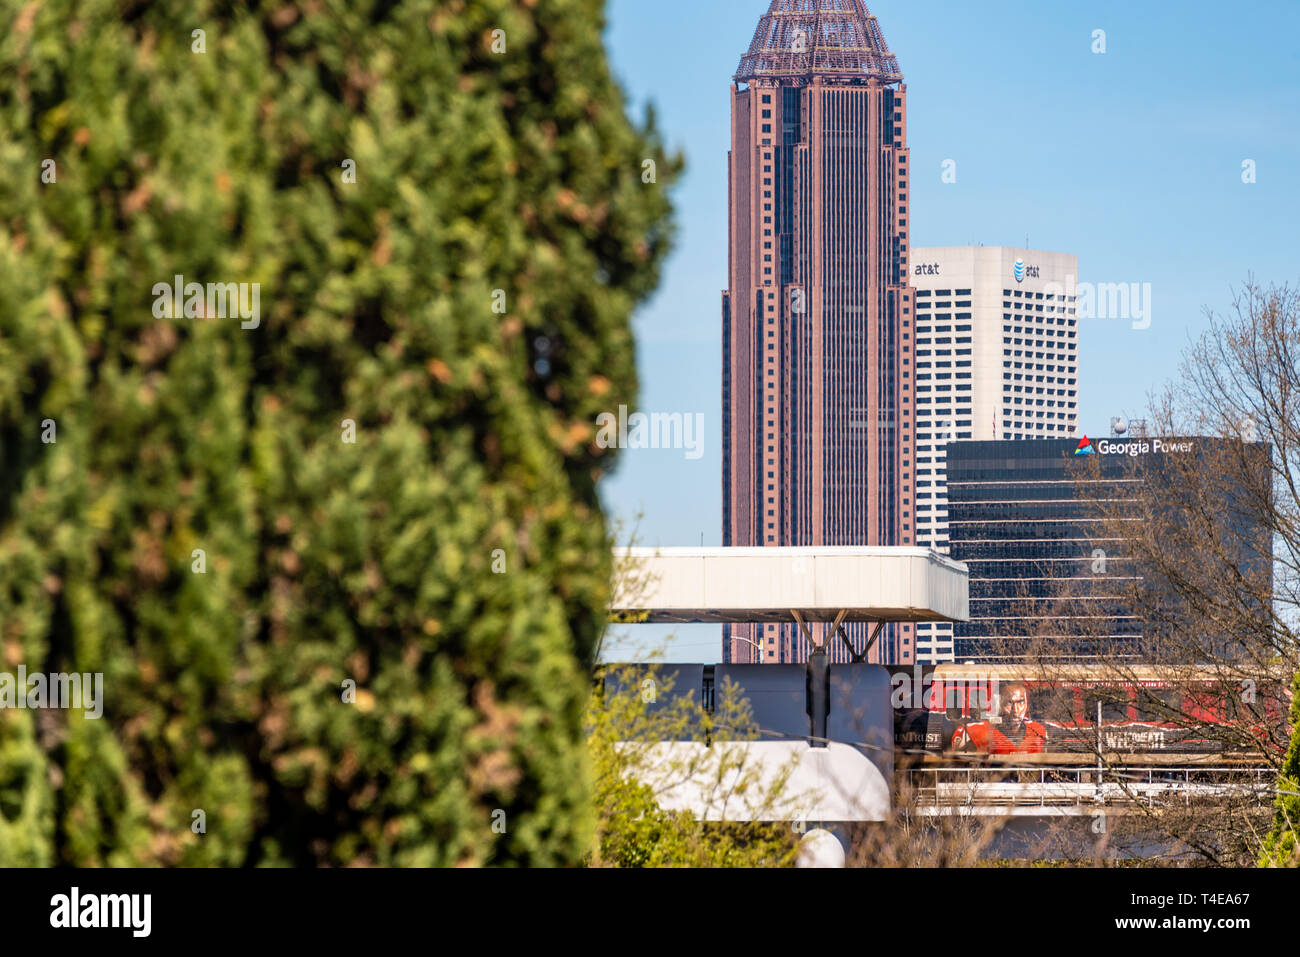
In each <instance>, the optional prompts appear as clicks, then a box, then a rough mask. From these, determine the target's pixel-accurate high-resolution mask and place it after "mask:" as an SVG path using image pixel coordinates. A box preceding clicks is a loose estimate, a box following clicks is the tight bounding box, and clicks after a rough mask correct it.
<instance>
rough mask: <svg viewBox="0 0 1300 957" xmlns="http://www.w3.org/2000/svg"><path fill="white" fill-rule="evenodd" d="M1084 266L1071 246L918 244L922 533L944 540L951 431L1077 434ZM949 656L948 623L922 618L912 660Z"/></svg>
mask: <svg viewBox="0 0 1300 957" xmlns="http://www.w3.org/2000/svg"><path fill="white" fill-rule="evenodd" d="M1078 277H1079V257H1078V256H1073V255H1070V254H1068V253H1049V252H1042V251H1040V250H1035V249H1016V248H1013V247H1010V246H933V247H920V246H917V247H913V249H912V251H911V275H910V277H909V279H910V282H911V285H912V287H913V288H914V289H915V290H916V296H915V303H916V314H915V317H914V318H915V323H914V327H915V329H914V331H915V336H914V343H913V350H912V351H913V356H914V358H913V362H914V363H915V389H916V393H915V394H916V418H915V422H916V463H915V464H916V479H915V481H916V509H915V515H916V539H915V541H916V544H917V545H923V546H924V545H928V546H930V547H932V548H934V549H936V550H938V551H940V552H943V553H945V554H947V552H948V495H947V481H946V469H945V460H946V446H947V444H948V443H949V442H961V441H965V440H975V441H979V440H986V441H987V440H992V439H1060V438H1067V437H1070V436H1073V435H1075V434H1077V431H1078V425H1079V400H1078V381H1079V379H1078V355H1079V325H1078V316H1077V313H1076V308H1075V306H1076V304H1075V299H1076V296H1075V295H1074V289H1075V287H1076V284H1077V282H1078ZM1067 293H1068V295H1067ZM904 338H905V339H906V337H904ZM952 657H953V654H952V626H951V625H947V624H919V625H917V636H916V660H917V662H919V663H927V662H941V661H951V660H952Z"/></svg>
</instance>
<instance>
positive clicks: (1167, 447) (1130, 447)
mask: <svg viewBox="0 0 1300 957" xmlns="http://www.w3.org/2000/svg"><path fill="white" fill-rule="evenodd" d="M1194 444H1195V443H1193V442H1187V441H1170V440H1168V439H1151V440H1149V441H1148V440H1147V439H1129V440H1127V441H1124V442H1115V441H1112V440H1111V439H1098V440H1097V453H1098V454H1099V455H1132V456H1137V455H1150V454H1151V453H1153V452H1154V453H1156V454H1157V455H1169V454H1177V453H1186V452H1190V451H1192V446H1193V445H1194Z"/></svg>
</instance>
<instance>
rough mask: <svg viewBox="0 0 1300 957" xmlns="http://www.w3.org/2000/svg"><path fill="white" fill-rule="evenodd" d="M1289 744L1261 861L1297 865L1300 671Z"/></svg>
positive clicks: (1294, 686) (1293, 688) (1299, 836)
mask: <svg viewBox="0 0 1300 957" xmlns="http://www.w3.org/2000/svg"><path fill="white" fill-rule="evenodd" d="M1291 728H1292V731H1291V746H1290V747H1289V748H1287V752H1286V760H1285V761H1283V762H1282V772H1281V773H1280V774H1279V775H1278V781H1277V788H1278V795H1277V802H1276V807H1277V811H1276V814H1275V816H1274V821H1273V833H1272V834H1270V835H1269V836H1268V840H1267V841H1265V843H1264V852H1263V854H1262V855H1261V858H1262V863H1263V864H1265V865H1274V866H1282V867H1300V672H1297V673H1296V676H1295V681H1294V682H1293V683H1292V685H1291Z"/></svg>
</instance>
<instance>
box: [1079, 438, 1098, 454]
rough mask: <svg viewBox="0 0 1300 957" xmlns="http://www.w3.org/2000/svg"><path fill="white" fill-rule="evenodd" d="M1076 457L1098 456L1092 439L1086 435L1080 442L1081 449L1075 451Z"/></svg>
mask: <svg viewBox="0 0 1300 957" xmlns="http://www.w3.org/2000/svg"><path fill="white" fill-rule="evenodd" d="M1074 454H1075V455H1096V454H1097V450H1096V449H1094V448H1093V447H1092V439H1090V438H1088V437H1087V436H1086V435H1085V436H1084V437H1083V438H1081V439H1080V440H1079V447H1078V448H1077V449H1075V450H1074Z"/></svg>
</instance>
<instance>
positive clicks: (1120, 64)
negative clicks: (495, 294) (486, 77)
mask: <svg viewBox="0 0 1300 957" xmlns="http://www.w3.org/2000/svg"><path fill="white" fill-rule="evenodd" d="M868 6H869V8H870V9H871V12H872V13H873V14H875V15H876V17H877V18H878V20H879V22H880V26H881V30H882V31H883V33H884V35H885V39H886V41H887V42H888V44H889V48H890V50H891V51H893V52H894V53H895V54H897V56H898V59H899V64H900V66H901V67H902V70H903V74H904V76H905V77H906V79H907V88H908V97H909V112H908V138H909V145H910V146H911V150H912V161H911V162H912V169H913V178H912V197H911V207H912V208H911V223H912V235H911V245H912V246H943V245H967V244H974V243H984V244H986V245H1007V246H1021V245H1025V241H1026V237H1028V245H1029V247H1030V248H1034V249H1047V250H1056V251H1061V252H1069V253H1074V254H1076V255H1077V256H1078V257H1079V271H1080V279H1081V280H1082V281H1089V282H1139V283H1150V284H1151V286H1152V322H1151V326H1150V328H1148V329H1145V330H1134V329H1133V328H1131V323H1130V322H1127V321H1122V320H1113V319H1107V320H1100V319H1094V320H1090V321H1085V322H1083V323H1082V325H1081V328H1080V346H1079V351H1080V358H1079V374H1080V410H1081V415H1080V427H1081V430H1082V431H1084V432H1088V433H1096V432H1100V433H1103V434H1104V433H1105V432H1106V431H1107V430H1108V428H1109V420H1110V416H1111V415H1117V414H1125V415H1130V416H1136V415H1139V414H1140V413H1141V411H1142V409H1143V408H1144V406H1145V399H1146V395H1147V392H1148V390H1150V389H1152V388H1155V387H1158V386H1159V385H1161V384H1162V383H1163V382H1164V381H1166V380H1167V379H1169V378H1171V377H1173V376H1175V375H1176V374H1177V362H1178V358H1179V353H1180V351H1181V350H1182V349H1183V347H1184V346H1185V345H1186V344H1187V342H1188V339H1189V337H1190V336H1194V335H1196V334H1197V333H1198V332H1199V331H1200V330H1201V329H1202V328H1203V327H1204V322H1205V320H1204V314H1203V312H1204V308H1205V307H1207V306H1208V307H1211V308H1213V309H1215V310H1216V311H1224V310H1227V309H1229V308H1230V306H1231V291H1232V289H1233V287H1234V286H1236V285H1239V284H1240V283H1241V282H1242V280H1244V279H1245V278H1246V277H1247V275H1248V274H1252V273H1253V274H1254V276H1255V277H1256V278H1257V279H1258V280H1260V281H1263V282H1266V283H1267V282H1273V281H1276V282H1290V283H1292V284H1295V283H1296V282H1297V281H1300V239H1298V238H1297V230H1298V229H1300V44H1298V43H1297V37H1300V2H1296V0H1277V2H1269V3H1263V2H1260V3H1249V2H1247V3H1232V4H1225V3H1222V2H1218V3H1210V2H1180V3H1172V2H1159V3H1157V2H1150V3H1146V2H1144V3H1133V2H1131V0H1125V2H1087V3H1070V4H1066V3H1062V2H1057V0H1036V2H1028V0H1021V2H1013V0H983V2H980V3H971V2H969V0H961V2H955V0H877V2H874V3H872V2H870V0H869V2H868ZM767 7H768V2H767V0H653V2H652V0H611V2H610V5H609V14H608V17H609V21H608V27H607V30H606V39H607V45H608V48H609V52H610V58H611V62H612V65H613V69H614V72H615V74H616V76H617V77H618V79H619V80H620V82H621V83H622V85H623V88H624V89H625V91H626V92H627V94H628V96H629V98H630V100H631V104H632V112H633V115H634V116H637V117H639V116H640V115H641V113H642V110H643V109H644V106H645V104H647V103H653V104H654V107H655V109H656V111H657V114H658V124H659V127H660V129H661V130H662V131H663V133H664V135H665V137H666V139H667V141H668V143H669V145H670V146H672V147H675V148H677V149H680V150H681V151H682V152H683V153H684V154H685V157H686V162H687V170H686V173H685V176H684V177H683V179H682V180H681V181H680V182H679V183H678V185H677V186H676V187H675V188H674V193H673V195H674V200H675V202H676V206H677V221H678V229H679V234H678V244H677V250H676V252H675V253H674V254H673V256H672V258H671V259H670V260H669V262H668V265H667V269H666V271H665V274H664V279H663V282H662V284H661V286H660V289H659V292H658V293H657V295H656V296H655V298H654V299H653V300H652V301H651V302H649V303H648V304H647V305H646V306H645V307H644V308H643V309H642V310H641V311H640V312H639V314H638V315H637V317H636V319H635V328H636V332H637V342H638V350H639V353H638V367H639V369H640V374H641V402H640V406H639V408H640V409H641V410H644V411H647V412H649V411H659V412H685V413H692V414H693V413H697V412H698V413H701V414H702V415H703V424H704V434H703V451H704V454H703V456H702V457H701V458H699V459H697V460H689V459H687V458H686V457H685V455H684V454H683V452H682V451H680V450H631V451H625V452H624V453H623V458H622V461H621V464H620V466H619V469H618V471H617V473H616V474H615V475H614V476H613V477H611V478H610V479H609V480H607V481H606V483H605V485H604V489H603V495H604V499H605V502H606V505H607V506H608V507H609V508H610V510H611V511H612V512H613V513H614V514H616V515H617V516H620V517H621V518H622V519H623V520H624V521H625V522H627V523H628V524H629V526H630V525H632V524H633V523H635V522H636V519H637V517H638V516H639V523H637V538H638V540H639V542H640V543H642V544H648V545H698V544H699V543H700V541H701V535H703V541H704V543H705V544H714V545H716V544H720V542H721V527H720V525H721V514H722V507H721V501H722V493H721V471H722V465H721V461H722V460H721V450H720V444H719V443H720V437H721V429H720V414H721V383H720V365H721V353H722V349H721V335H722V332H721V318H720V313H719V299H720V292H721V290H722V289H723V287H724V286H725V285H726V267H727V195H726V186H727V168H726V157H727V149H728V145H729V142H728V141H729V131H730V114H729V95H730V82H731V74H732V73H733V72H734V70H735V68H736V65H737V63H738V61H739V59H740V55H741V53H742V52H743V51H744V50H745V49H746V47H747V46H748V45H749V42H750V39H751V37H752V36H753V32H754V28H755V26H756V25H757V23H758V19H759V17H760V16H761V15H762V14H763V13H764V11H766V9H767ZM1094 30H1104V31H1105V33H1106V37H1105V39H1106V52H1105V53H1104V54H1095V53H1093V52H1092V49H1091V48H1092V45H1093V36H1092V34H1093V31H1094ZM945 159H953V160H955V161H956V163H957V182H956V183H952V184H946V183H943V182H942V181H941V178H940V174H941V172H942V164H943V161H944V160H945ZM1245 159H1253V160H1255V162H1256V164H1257V182H1256V183H1254V184H1252V185H1246V184H1243V182H1242V178H1241V172H1242V162H1243V160H1245ZM666 637H667V632H666V630H664V629H655V628H641V629H627V630H624V631H621V632H618V633H617V634H616V635H614V636H612V640H611V642H610V644H609V648H608V652H607V655H606V657H607V658H613V659H627V658H629V657H631V656H633V655H636V654H638V653H639V652H641V651H643V650H645V649H648V648H652V647H664V642H665V640H666ZM719 650H720V649H719V630H718V628H717V627H716V626H694V627H690V628H679V629H677V630H676V637H675V638H674V639H673V640H672V642H671V643H670V644H668V645H667V657H668V658H669V659H670V660H684V661H685V660H689V661H703V662H713V661H717V660H718V657H719Z"/></svg>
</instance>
